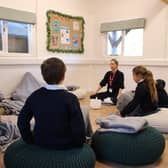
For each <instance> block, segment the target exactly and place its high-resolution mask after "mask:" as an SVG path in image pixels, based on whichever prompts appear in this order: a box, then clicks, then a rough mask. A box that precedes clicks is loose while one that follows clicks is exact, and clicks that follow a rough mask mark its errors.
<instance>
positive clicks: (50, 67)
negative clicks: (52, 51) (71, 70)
mask: <svg viewBox="0 0 168 168" xmlns="http://www.w3.org/2000/svg"><path fill="white" fill-rule="evenodd" d="M65 71H66V66H65V64H64V62H63V61H62V60H61V59H59V58H55V57H53V58H49V59H47V60H45V61H44V62H43V63H42V64H41V73H42V76H43V79H44V80H45V81H46V82H47V83H48V84H58V83H59V82H60V81H61V80H63V78H64V74H65Z"/></svg>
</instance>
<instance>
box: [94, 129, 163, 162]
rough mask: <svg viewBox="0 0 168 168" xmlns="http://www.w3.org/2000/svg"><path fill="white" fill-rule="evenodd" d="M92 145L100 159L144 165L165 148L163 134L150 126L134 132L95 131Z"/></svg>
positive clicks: (152, 160) (153, 159)
mask: <svg viewBox="0 0 168 168" xmlns="http://www.w3.org/2000/svg"><path fill="white" fill-rule="evenodd" d="M92 147H93V149H94V151H95V153H96V157H97V159H98V160H100V161H105V162H116V163H120V164H126V165H145V164H150V163H153V162H154V161H156V160H158V159H159V158H160V156H161V154H162V153H163V151H164V148H165V139H164V137H163V135H162V134H161V133H160V132H158V131H157V130H156V129H154V128H152V127H148V128H146V129H144V130H142V131H140V132H138V133H136V134H123V133H116V132H104V133H100V132H98V131H97V132H96V133H95V134H94V135H93V139H92Z"/></svg>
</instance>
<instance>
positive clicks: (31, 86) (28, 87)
mask: <svg viewBox="0 0 168 168" xmlns="http://www.w3.org/2000/svg"><path fill="white" fill-rule="evenodd" d="M41 86H42V84H41V83H40V82H38V81H37V79H35V77H34V76H33V75H32V74H31V73H30V72H26V73H25V74H24V76H23V78H22V79H21V81H20V83H19V84H18V85H17V86H16V88H15V90H14V91H13V93H12V95H11V96H12V99H14V100H20V101H25V100H26V99H27V97H28V96H30V94H31V93H32V92H33V91H35V90H36V89H38V88H40V87H41Z"/></svg>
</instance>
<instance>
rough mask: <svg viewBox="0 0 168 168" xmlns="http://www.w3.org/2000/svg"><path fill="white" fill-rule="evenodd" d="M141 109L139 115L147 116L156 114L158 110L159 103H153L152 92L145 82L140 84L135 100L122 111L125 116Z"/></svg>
mask: <svg viewBox="0 0 168 168" xmlns="http://www.w3.org/2000/svg"><path fill="white" fill-rule="evenodd" d="M138 106H139V107H140V109H141V110H140V113H141V114H139V115H141V116H143V115H147V114H150V113H152V112H154V111H155V110H156V109H157V102H152V100H151V95H150V90H149V87H148V86H147V84H146V83H145V81H142V82H140V83H138V85H137V87H136V90H135V96H134V98H133V100H132V101H131V102H130V103H129V104H128V105H127V106H126V107H125V108H124V109H123V110H122V111H121V115H122V116H125V115H127V114H129V113H131V112H132V111H133V110H135V109H136V108H137V107H138Z"/></svg>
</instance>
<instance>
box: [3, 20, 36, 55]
mask: <svg viewBox="0 0 168 168" xmlns="http://www.w3.org/2000/svg"><path fill="white" fill-rule="evenodd" d="M32 28H33V25H32V24H26V23H21V22H13V21H5V20H0V51H1V52H3V53H5V54H9V55H10V54H11V53H22V54H23V53H24V54H31V53H32V47H31V44H33V42H32V39H33V38H32V35H33V33H32V31H33V29H32Z"/></svg>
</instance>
